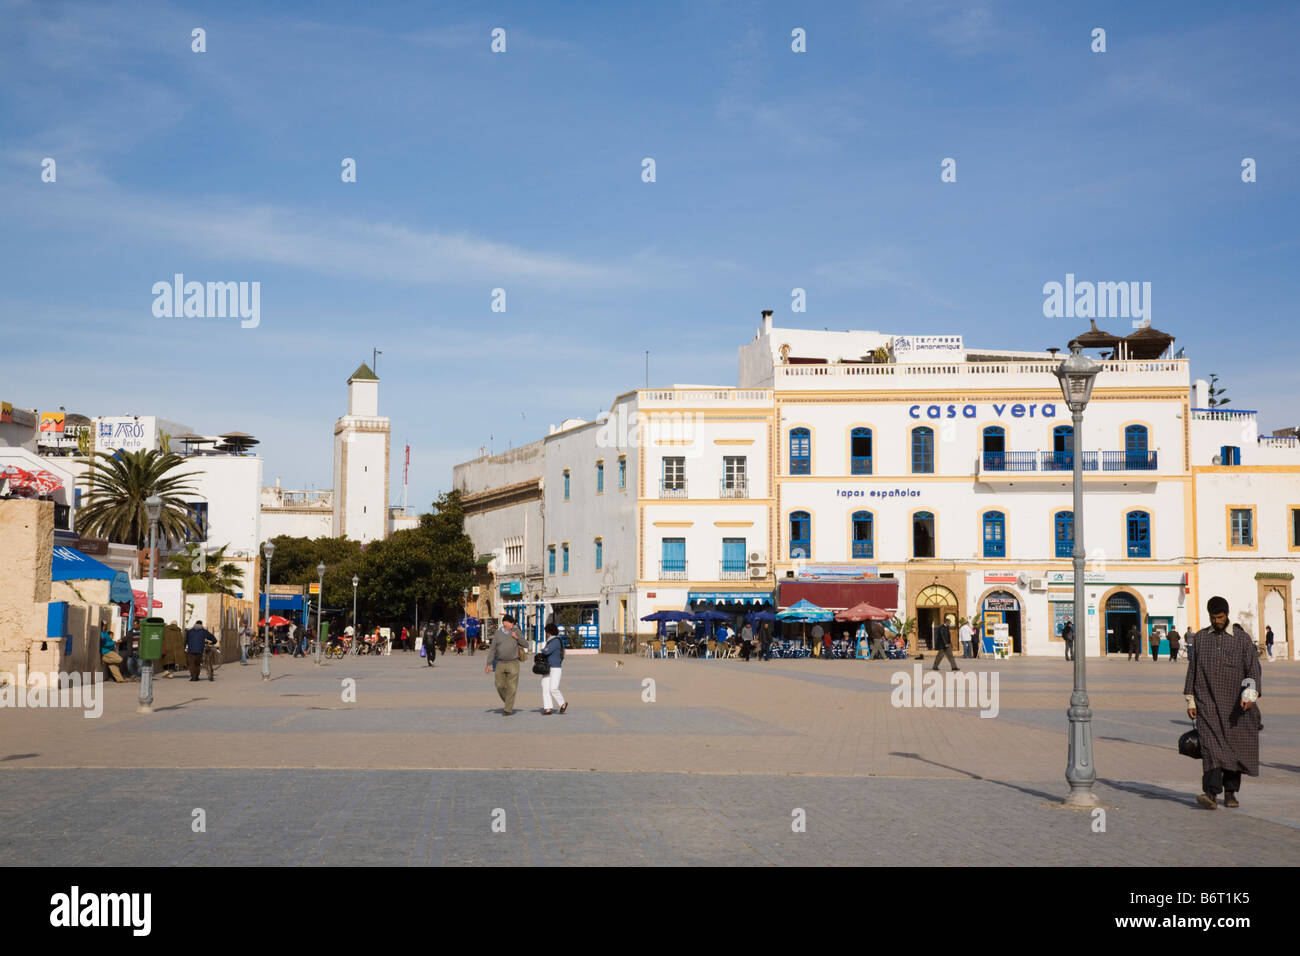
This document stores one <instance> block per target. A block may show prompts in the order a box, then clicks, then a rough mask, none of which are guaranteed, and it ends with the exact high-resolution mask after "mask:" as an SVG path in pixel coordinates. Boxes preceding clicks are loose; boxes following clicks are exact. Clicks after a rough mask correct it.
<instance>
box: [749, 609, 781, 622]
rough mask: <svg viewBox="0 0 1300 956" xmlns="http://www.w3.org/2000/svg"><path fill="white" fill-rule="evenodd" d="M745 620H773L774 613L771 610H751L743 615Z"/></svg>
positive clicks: (774, 618)
mask: <svg viewBox="0 0 1300 956" xmlns="http://www.w3.org/2000/svg"><path fill="white" fill-rule="evenodd" d="M745 620H747V621H775V620H776V615H775V614H773V613H772V612H771V611H751V612H750V613H749V614H746V615H745Z"/></svg>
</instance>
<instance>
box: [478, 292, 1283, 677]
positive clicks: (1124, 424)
mask: <svg viewBox="0 0 1300 956" xmlns="http://www.w3.org/2000/svg"><path fill="white" fill-rule="evenodd" d="M1082 339H1083V342H1084V344H1085V346H1086V347H1088V348H1089V349H1097V348H1106V349H1109V352H1110V355H1112V356H1113V355H1123V356H1126V357H1125V358H1123V359H1114V358H1108V359H1105V360H1104V361H1102V363H1101V365H1102V368H1101V372H1100V373H1099V375H1098V377H1097V380H1096V383H1095V387H1094V390H1093V395H1092V400H1091V403H1090V404H1089V406H1088V408H1087V411H1086V413H1085V415H1084V420H1083V432H1082V435H1081V436H1080V441H1079V442H1078V446H1079V447H1080V448H1081V452H1080V455H1081V457H1082V459H1083V468H1084V487H1085V495H1086V498H1085V522H1084V545H1085V548H1086V551H1087V553H1088V564H1087V569H1086V576H1087V587H1086V591H1085V593H1086V599H1087V603H1088V606H1087V611H1086V615H1085V618H1086V619H1085V620H1084V621H1082V622H1077V621H1076V622H1074V623H1075V626H1076V632H1077V633H1078V635H1079V637H1080V638H1082V642H1083V644H1082V646H1086V648H1087V652H1088V653H1089V654H1090V655H1097V654H1108V653H1122V652H1123V651H1122V647H1123V643H1122V642H1123V639H1124V637H1125V635H1126V634H1127V632H1128V631H1129V629H1130V627H1132V628H1136V629H1137V630H1138V631H1139V632H1140V633H1141V635H1142V639H1143V643H1144V645H1145V640H1146V637H1147V635H1149V634H1151V633H1152V632H1155V631H1163V632H1164V633H1168V631H1169V630H1171V629H1173V628H1178V629H1179V630H1180V631H1184V630H1186V628H1187V627H1189V626H1190V627H1192V628H1200V627H1202V626H1204V625H1205V624H1206V616H1205V614H1204V611H1203V606H1204V601H1205V599H1206V598H1208V596H1210V594H1213V593H1221V594H1223V596H1224V597H1226V598H1227V599H1228V600H1229V602H1230V604H1232V606H1233V608H1234V614H1235V616H1236V619H1237V620H1239V621H1240V622H1242V623H1243V624H1244V625H1246V626H1247V628H1248V629H1251V630H1252V632H1253V630H1254V629H1255V628H1254V627H1252V622H1257V623H1258V622H1259V621H1260V617H1259V616H1260V614H1261V613H1262V614H1264V616H1265V620H1264V622H1263V623H1272V624H1273V629H1274V632H1275V634H1276V638H1277V641H1278V643H1279V644H1280V643H1281V642H1283V641H1286V640H1289V639H1290V636H1291V634H1292V633H1293V631H1294V623H1295V621H1294V619H1295V615H1296V612H1297V610H1300V608H1297V606H1296V605H1293V604H1292V595H1291V587H1290V583H1289V582H1290V571H1289V570H1288V568H1289V567H1292V566H1293V564H1292V562H1293V561H1294V553H1295V552H1296V551H1297V550H1300V449H1298V448H1297V447H1296V446H1297V444H1300V442H1297V441H1296V440H1295V439H1271V438H1263V439H1260V438H1257V437H1256V435H1255V433H1254V429H1255V424H1254V415H1253V413H1245V414H1243V415H1241V416H1240V417H1237V416H1236V415H1235V414H1234V413H1226V414H1225V413H1223V412H1219V411H1215V412H1210V411H1201V410H1199V409H1200V406H1201V404H1203V402H1201V401H1198V400H1197V399H1196V398H1195V396H1194V394H1193V388H1192V385H1191V382H1190V376H1189V371H1188V362H1187V360H1185V359H1183V358H1174V357H1171V356H1170V355H1169V354H1168V353H1169V344H1170V343H1171V342H1172V338H1171V337H1169V336H1166V335H1164V334H1163V333H1159V332H1156V331H1155V330H1150V329H1146V330H1142V331H1140V332H1136V333H1134V334H1133V335H1131V336H1128V337H1126V338H1124V339H1118V338H1116V337H1113V336H1109V335H1107V334H1106V333H1103V332H1098V331H1097V330H1096V329H1095V328H1094V329H1093V330H1092V331H1091V332H1089V333H1085V335H1084V336H1083V337H1082ZM1059 363H1060V358H1059V357H1058V356H1056V355H1055V354H1051V353H1047V352H1041V353H1039V352H1009V351H1005V350H999V351H996V352H990V351H987V350H983V351H977V350H974V349H968V348H966V347H965V345H964V343H963V342H962V340H961V338H960V337H959V336H951V335H939V336H893V335H887V334H884V333H880V332H868V331H863V332H821V331H808V330H801V329H778V328H773V326H772V323H771V317H770V313H765V314H764V318H763V322H762V325H761V326H760V328H759V330H758V334H757V335H756V336H755V338H754V339H753V340H752V341H751V342H750V343H748V344H747V345H745V346H743V347H742V348H741V349H740V381H739V386H738V387H735V388H732V387H697V386H678V387H675V388H673V389H664V390H638V391H636V392H631V393H628V394H627V395H624V396H620V397H619V398H618V399H617V400H616V401H615V403H614V406H613V408H612V409H611V412H610V414H609V416H608V418H607V419H605V420H603V421H602V422H598V423H591V424H586V423H575V424H572V426H571V427H565V428H563V429H561V430H560V431H558V432H557V433H555V434H553V435H551V436H549V437H548V438H546V439H544V440H542V442H541V443H540V445H541V457H542V458H543V460H544V462H543V464H541V465H540V466H536V465H534V466H533V467H532V469H531V471H530V474H531V472H535V471H540V472H541V473H542V475H543V478H544V480H543V481H542V484H541V487H540V489H538V490H539V493H540V496H541V497H540V503H539V510H540V512H541V517H542V521H543V533H542V536H543V539H544V542H545V548H546V554H545V556H544V561H545V564H546V567H545V571H544V574H543V580H544V585H543V587H542V589H541V591H540V595H541V600H542V603H543V604H544V605H545V607H546V608H547V609H548V611H549V609H553V608H555V607H561V606H564V605H566V604H574V603H576V604H579V605H580V606H581V607H582V608H583V613H584V615H586V617H585V618H584V619H585V620H589V621H591V622H592V624H593V625H594V626H595V628H596V629H598V630H599V631H600V633H602V634H604V635H607V636H611V635H621V634H624V633H627V632H629V631H639V632H640V633H643V634H644V633H647V632H649V631H651V630H652V625H647V624H640V623H639V619H640V618H641V617H643V616H645V615H646V614H648V613H650V612H651V611H655V610H682V609H684V608H690V609H697V608H699V607H701V606H716V607H718V608H721V609H725V610H726V611H728V612H733V611H735V610H737V609H738V607H741V606H748V607H752V606H754V605H755V604H758V605H762V604H763V603H764V602H771V604H772V605H773V606H775V607H788V606H790V605H791V604H793V603H795V602H796V601H797V600H799V599H800V598H808V599H810V600H812V601H813V602H814V603H817V604H820V605H822V606H824V607H831V608H839V607H845V606H848V605H849V604H852V603H856V602H857V600H864V599H865V600H869V601H871V602H872V603H874V604H876V605H877V606H882V607H885V608H886V609H890V608H896V609H897V611H898V613H899V615H900V616H902V617H904V618H914V619H916V621H917V624H918V633H919V635H920V636H921V638H922V639H927V638H928V637H929V636H930V635H931V634H932V631H933V629H934V628H936V627H937V626H938V625H939V623H940V622H941V621H943V620H944V619H946V618H952V619H962V618H964V619H979V620H981V621H982V622H983V623H984V625H985V627H986V628H987V629H989V631H990V632H991V628H992V626H993V624H995V623H1005V624H1006V625H1007V626H1008V630H1009V633H1010V637H1011V639H1012V643H1013V646H1014V648H1015V650H1017V651H1019V652H1023V653H1029V654H1052V653H1062V651H1063V646H1062V644H1061V641H1060V638H1059V633H1060V627H1061V625H1062V624H1063V623H1064V622H1065V621H1066V620H1067V619H1069V618H1071V617H1072V613H1073V573H1072V564H1071V552H1072V550H1073V535H1074V520H1073V513H1072V509H1073V499H1072V488H1071V473H1072V468H1073V462H1074V457H1073V456H1074V449H1075V447H1076V444H1075V440H1074V435H1073V425H1072V422H1071V418H1070V414H1069V411H1068V409H1067V408H1066V407H1065V405H1064V404H1063V402H1062V401H1061V393H1060V386H1059V384H1058V382H1057V380H1056V377H1055V375H1054V374H1053V373H1054V370H1055V369H1056V367H1057V366H1058V365H1059ZM1201 388H1202V383H1198V385H1197V390H1196V393H1197V394H1201ZM568 424H569V423H566V425H568ZM529 447H530V448H531V447H532V446H529ZM1231 449H1237V450H1236V451H1233V450H1231ZM1215 455H1218V456H1219V458H1220V459H1222V460H1221V461H1220V462H1219V463H1217V464H1216V463H1214V461H1213V458H1214V456H1215ZM498 457H499V456H498ZM490 466H492V467H495V466H494V465H493V463H491V462H489V461H488V460H486V459H479V460H478V461H477V462H469V463H466V464H464V465H461V466H458V467H457V469H456V475H457V477H456V485H457V487H458V488H461V489H462V490H463V491H468V490H469V489H470V488H471V487H472V488H473V493H472V494H471V495H470V496H469V497H470V500H471V501H474V500H479V501H482V500H486V499H489V498H491V496H493V495H497V494H500V493H501V492H502V491H503V489H504V488H506V487H508V486H509V484H510V482H509V481H507V480H504V479H502V480H500V482H499V483H498V479H496V478H494V477H493V474H492V473H491V470H490ZM614 468H618V469H620V472H619V473H620V474H626V475H627V476H628V477H627V478H626V482H627V484H631V483H633V482H635V502H633V501H632V495H631V494H630V493H626V492H624V493H623V494H621V495H620V494H618V493H615V494H614V495H613V496H612V497H611V490H612V489H611V487H610V474H611V470H612V469H614ZM625 470H626V471H625ZM618 490H619V491H623V488H622V487H619V489H618ZM534 520H535V519H534ZM467 532H468V533H469V534H470V535H471V537H472V538H473V539H474V540H475V544H476V546H477V547H478V549H479V551H480V553H484V552H489V553H490V552H493V551H494V550H496V549H498V548H500V547H502V546H503V543H504V541H505V540H507V539H508V538H510V537H511V536H512V535H517V534H518V533H519V524H518V521H517V516H516V515H515V514H513V513H511V512H508V511H502V512H501V513H500V514H499V515H498V517H497V519H496V520H495V522H493V523H491V524H489V523H487V522H478V523H475V522H471V521H468V520H467ZM552 554H554V558H552ZM597 554H599V561H600V571H599V572H597V570H596V560H597V558H596V555H597ZM566 555H567V565H566ZM629 555H635V568H634V567H633V566H632V561H631V560H629ZM552 562H553V563H552ZM566 568H567V572H566ZM1207 576H1212V578H1213V583H1212V584H1211V583H1210V581H1209V578H1207ZM1203 578H1204V579H1206V580H1204V581H1203V580H1202V579H1203ZM1207 588H1208V590H1207ZM1261 609H1262V610H1261ZM1258 630H1260V631H1261V632H1262V630H1263V628H1262V626H1260V627H1258ZM1291 646H1292V647H1294V642H1292V645H1291Z"/></svg>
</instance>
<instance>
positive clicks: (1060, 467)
mask: <svg viewBox="0 0 1300 956" xmlns="http://www.w3.org/2000/svg"><path fill="white" fill-rule="evenodd" d="M1044 464H1045V466H1046V467H1045V469H1044V470H1046V471H1073V470H1074V426H1073V425H1057V426H1056V427H1055V428H1053V429H1052V455H1051V457H1050V458H1049V459H1048V460H1047V461H1046V462H1044Z"/></svg>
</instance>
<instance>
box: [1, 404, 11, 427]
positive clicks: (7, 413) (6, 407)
mask: <svg viewBox="0 0 1300 956" xmlns="http://www.w3.org/2000/svg"><path fill="white" fill-rule="evenodd" d="M13 420H14V406H13V403H12V402H0V422H11V421H13Z"/></svg>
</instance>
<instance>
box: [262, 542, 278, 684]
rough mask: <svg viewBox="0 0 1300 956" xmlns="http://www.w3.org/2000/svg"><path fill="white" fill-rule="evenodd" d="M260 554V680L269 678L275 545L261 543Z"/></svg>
mask: <svg viewBox="0 0 1300 956" xmlns="http://www.w3.org/2000/svg"><path fill="white" fill-rule="evenodd" d="M262 554H263V556H264V557H265V558H266V590H265V592H264V593H263V596H262V603H263V605H264V607H265V610H264V612H263V614H262V624H263V628H262V637H263V641H262V680H270V679H271V556H272V555H274V554H275V545H274V544H272V543H271V542H270V541H265V542H263V543H262Z"/></svg>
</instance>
